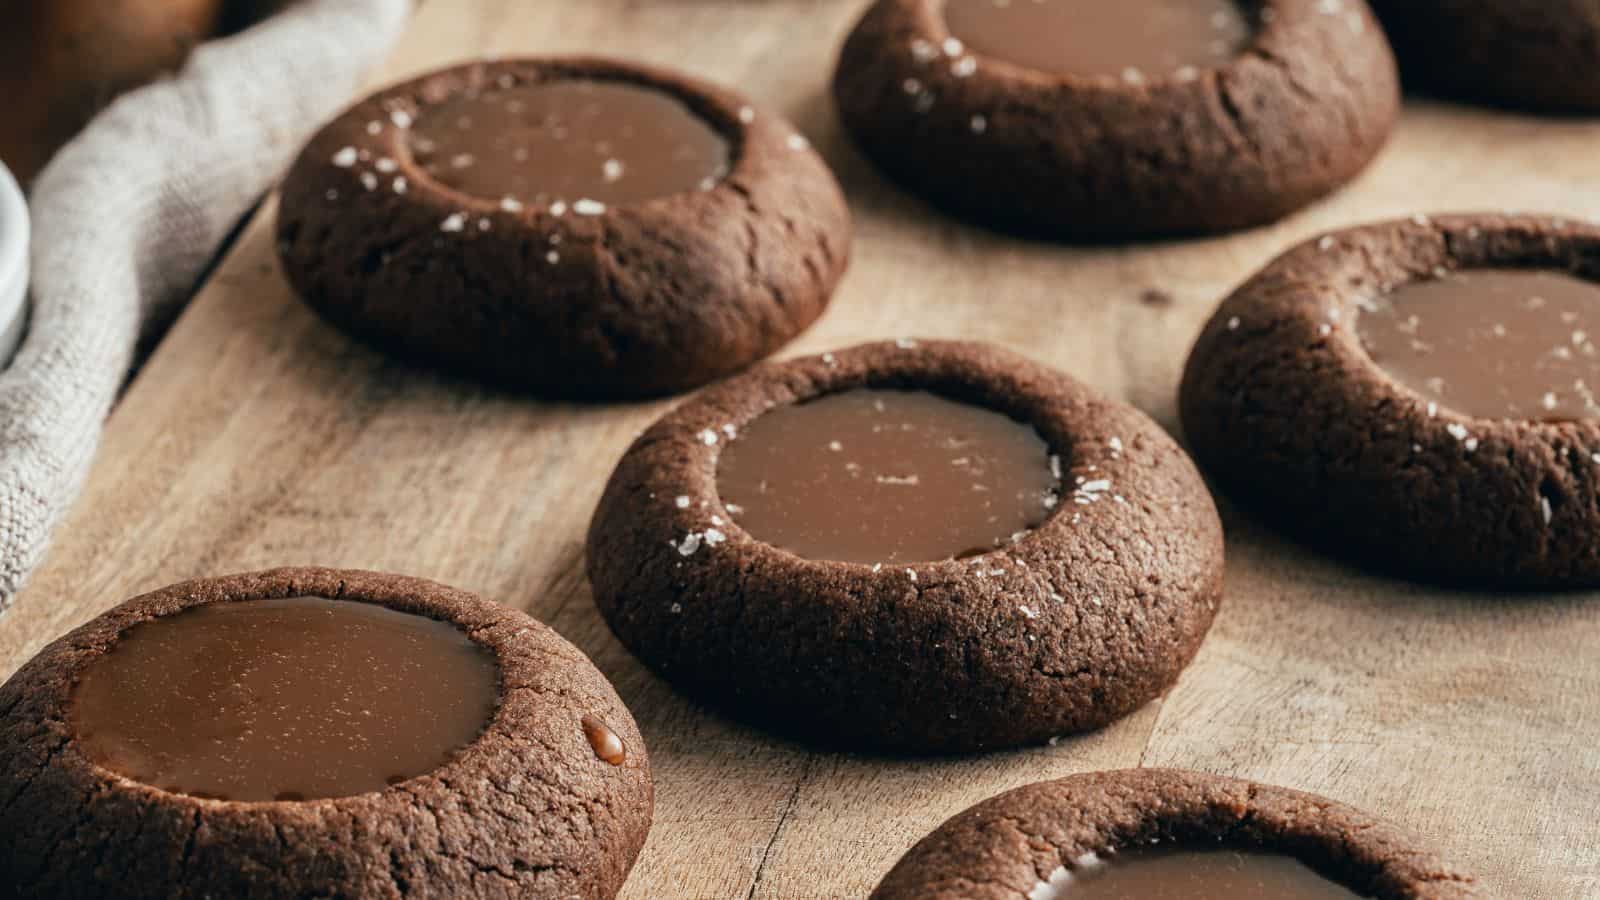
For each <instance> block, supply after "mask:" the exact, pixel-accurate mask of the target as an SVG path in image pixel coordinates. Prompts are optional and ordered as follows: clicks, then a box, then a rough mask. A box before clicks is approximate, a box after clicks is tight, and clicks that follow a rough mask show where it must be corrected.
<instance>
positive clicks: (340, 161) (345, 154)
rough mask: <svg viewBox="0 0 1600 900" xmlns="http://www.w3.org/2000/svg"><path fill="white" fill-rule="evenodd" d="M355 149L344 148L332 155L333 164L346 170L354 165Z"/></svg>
mask: <svg viewBox="0 0 1600 900" xmlns="http://www.w3.org/2000/svg"><path fill="white" fill-rule="evenodd" d="M357 156H358V154H357V153H356V148H354V147H346V148H344V149H343V150H340V151H339V152H338V153H335V154H334V155H333V164H334V165H336V166H338V167H339V168H341V169H348V168H350V167H351V166H353V165H355V164H356V158H357Z"/></svg>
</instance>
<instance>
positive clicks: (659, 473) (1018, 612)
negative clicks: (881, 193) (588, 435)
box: [587, 340, 1223, 753]
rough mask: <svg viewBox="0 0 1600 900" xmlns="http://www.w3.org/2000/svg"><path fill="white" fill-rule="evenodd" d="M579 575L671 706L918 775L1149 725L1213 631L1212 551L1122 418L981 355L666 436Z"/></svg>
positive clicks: (912, 359)
mask: <svg viewBox="0 0 1600 900" xmlns="http://www.w3.org/2000/svg"><path fill="white" fill-rule="evenodd" d="M763 467H770V476H769V477H764V476H763V471H764V468H763ZM806 554H812V556H807V555H806ZM587 562H588V570H589V578H590V582H591V583H592V585H593V588H594V596H595V602H596V604H597V605H598V606H599V608H600V611H601V613H602V614H603V615H604V616H605V617H606V620H607V621H608V623H609V624H610V625H611V628H612V630H613V631H614V632H615V633H616V634H617V636H618V637H619V638H620V639H621V640H622V642H623V643H624V644H625V645H627V647H628V648H629V649H630V650H631V651H632V652H633V653H635V654H636V655H637V656H639V657H640V659H642V660H643V661H644V662H645V663H646V664H648V665H650V666H651V667H652V668H654V669H655V670H656V671H657V672H659V673H660V674H661V675H662V676H663V677H665V678H666V679H668V680H669V681H671V682H672V683H673V684H674V685H676V686H677V687H679V688H681V689H682V690H684V691H686V692H688V693H691V694H694V695H696V696H698V697H701V698H704V699H707V700H709V701H711V702H714V703H716V704H719V705H721V706H723V707H726V708H728V709H731V710H733V711H734V712H736V713H737V714H739V715H741V716H743V717H746V718H748V719H752V720H754V721H757V722H759V723H760V724H763V725H766V726H768V727H771V728H774V729H776V730H779V731H782V732H784V733H786V734H792V735H795V736H797V737H799V738H800V739H803V740H806V741H809V742H812V743H820V744H831V745H841V746H848V747H853V748H867V749H877V750H887V751H894V752H912V753H923V752H960V751H969V750H978V749H987V748H999V747H1006V746H1015V745H1021V744H1028V743H1043V742H1045V741H1046V740H1048V739H1049V738H1051V737H1054V736H1056V735H1060V734H1065V733H1071V732H1078V731H1083V730H1087V729H1092V728H1097V727H1100V726H1103V725H1105V724H1107V723H1109V722H1111V721H1113V720H1115V719H1117V718H1119V717H1121V716H1123V715H1126V714H1127V713H1129V712H1131V711H1132V710H1134V709H1136V708H1138V707H1139V706H1141V705H1143V704H1144V703H1146V702H1147V701H1149V700H1150V699H1151V698H1153V697H1154V696H1156V695H1157V694H1159V693H1160V692H1161V691H1163V690H1165V689H1166V688H1167V687H1168V686H1170V685H1171V684H1172V682H1173V681H1174V680H1175V679H1176V678H1177V677H1178V674H1179V672H1181V671H1182V669H1183V668H1184V666H1185V665H1187V663H1188V662H1189V660H1190V659H1191V658H1192V657H1193V655H1194V653H1195V652H1196V650H1197V649H1198V647H1199V645H1200V641H1201V640H1202V638H1203V637H1204V635H1205V633H1206V631H1207V629H1208V628H1209V626H1210V624H1211V621H1212V618H1213V617H1214V615H1215V613H1216V609H1217V605H1218V603H1219V602H1220V599H1221V590H1222V562H1223V550H1222V534H1221V527H1220V525H1219V523H1218V521H1217V514H1216V509H1215V507H1214V506H1213V505H1212V502H1211V498H1210V495H1209V494H1207V493H1206V490H1205V487H1204V485H1203V484H1202V482H1201V481H1200V478H1199V476H1198V474H1197V473H1196V472H1195V470H1194V467H1193V465H1192V464H1191V463H1190V462H1189V460H1188V458H1187V457H1186V456H1185V455H1184V453H1183V451H1182V450H1180V449H1179V448H1178V447H1177V445H1176V444H1175V443H1173V442H1172V440H1171V439H1170V438H1169V437H1167V435H1166V434H1165V433H1164V432H1162V431H1161V430H1160V428H1159V427H1157V426H1156V425H1155V424H1154V423H1153V422H1151V421H1150V420H1149V419H1148V418H1146V417H1145V416H1144V415H1143V414H1141V413H1139V412H1138V411H1136V410H1134V409H1133V408H1131V407H1129V406H1126V405H1124V404H1119V403H1114V402H1111V401H1109V400H1106V399H1104V398H1101V397H1100V396H1098V395H1096V394H1095V393H1094V392H1092V391H1090V390H1089V389H1088V388H1086V387H1084V386H1083V385H1081V384H1079V383H1078V382H1076V381H1074V380H1072V379H1071V378H1069V377H1067V376H1065V375H1063V374H1061V373H1059V372H1056V371H1054V370H1051V369H1048V368H1045V367H1043V366H1040V365H1038V364H1035V363H1032V362H1030V361H1028V360H1026V359H1024V358H1023V357H1020V356H1017V355H1015V354H1012V353H1010V352H1007V351H1004V350H1001V349H999V348H995V347H991V346H987V345H983V344H974V343H953V342H939V341H910V340H904V341H896V342H887V343H881V344H867V345H863V346H860V347H855V348H852V349H849V350H841V351H837V352H833V353H825V354H822V355H820V356H815V357H808V358H804V359H799V360H793V361H790V362H785V363H782V364H770V365H766V366H763V367H761V368H758V369H756V370H753V371H752V372H750V373H747V374H746V375H743V376H740V377H738V378H735V379H731V380H729V381H727V382H724V383H722V384H719V385H716V386H714V387H712V388H709V389H707V390H706V391H704V392H703V393H701V394H700V395H698V396H697V397H695V398H694V399H693V400H691V401H689V402H687V403H685V404H683V405H682V406H680V407H678V408H677V409H676V410H674V411H673V412H671V413H669V414H668V415H667V416H666V417H665V418H663V419H661V420H660V421H658V422H657V423H656V424H655V425H654V426H652V427H651V428H650V429H649V430H647V431H646V432H645V433H644V434H643V435H642V436H640V438H639V439H638V440H637V441H636V442H635V443H634V444H633V446H632V447H631V448H630V449H629V451H628V452H627V453H626V454H625V455H624V457H623V458H622V460H621V462H620V463H619V464H618V466H617V469H616V471H615V472H614V473H613V474H612V477H611V480H610V482H609V483H608V484H607V486H606V490H605V493H604V495H603V497H602V498H601V500H600V503H599V507H598V508H597V510H596V512H595V516H594V519H593V522H592V523H591V525H590V529H589V537H588V553H587Z"/></svg>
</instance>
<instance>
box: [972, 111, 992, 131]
mask: <svg viewBox="0 0 1600 900" xmlns="http://www.w3.org/2000/svg"><path fill="white" fill-rule="evenodd" d="M968 125H970V126H971V128H972V133H973V134H983V133H984V132H985V131H988V130H989V118H988V117H987V116H985V115H983V114H981V113H980V114H978V115H975V116H973V117H972V120H971V121H970V122H969V123H968Z"/></svg>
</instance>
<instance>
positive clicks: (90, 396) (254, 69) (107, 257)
mask: <svg viewBox="0 0 1600 900" xmlns="http://www.w3.org/2000/svg"><path fill="white" fill-rule="evenodd" d="M410 11H411V2H410V0H303V2H300V3H297V4H294V5H293V6H291V7H289V8H288V9H287V10H285V11H284V12H282V13H280V14H278V15H277V16H274V17H273V18H272V19H270V20H268V21H267V22H264V23H262V24H261V25H258V26H256V27H254V28H252V29H250V30H248V31H245V32H243V33H241V34H239V35H236V36H233V37H230V38H227V39H224V40H219V41H215V42H213V43H210V44H207V45H205V46H203V47H201V48H199V49H198V50H197V51H195V53H194V55H193V56H192V57H191V58H190V60H189V62H188V64H187V65H186V66H185V67H184V68H183V70H182V71H181V72H180V73H178V74H177V76H175V77H173V78H171V79H168V80H164V81H161V82H158V83H156V84H153V85H150V86H148V87H145V88H142V89H140V90H137V91H134V92H132V93H130V94H128V95H127V96H124V97H123V98H121V99H120V100H118V101H117V102H115V103H114V104H112V105H111V106H110V107H109V108H108V109H107V110H106V111H105V112H103V113H102V114H101V115H100V116H99V117H97V118H96V119H95V120H94V121H93V122H92V123H91V124H90V125H89V127H88V128H87V129H85V131H84V132H83V134H81V135H80V136H79V137H78V138H76V139H75V140H74V141H73V142H72V143H70V144H68V145H67V146H66V147H65V148H63V149H62V150H61V152H60V153H59V154H58V155H57V156H56V158H55V159H54V161H52V162H51V164H50V165H49V166H48V167H47V168H46V169H45V170H44V172H42V173H41V174H40V176H39V179H38V181H37V182H35V184H34V188H33V194H32V197H31V199H30V206H31V209H32V216H33V229H34V230H33V246H32V263H33V273H34V274H33V283H32V298H31V299H32V304H33V309H32V318H31V321H30V323H29V326H28V333H27V336H26V337H25V338H24V340H23V343H22V346H21V349H20V350H19V351H18V354H17V357H16V359H15V361H14V362H13V363H12V365H11V367H10V369H9V370H7V371H6V372H5V373H4V374H3V375H0V611H3V610H4V609H5V608H6V607H7V606H8V605H9V604H10V601H11V599H12V597H13V596H14V595H15V593H16V591H17V590H18V588H19V587H20V586H21V584H22V582H23V580H24V579H25V578H26V577H27V575H28V573H29V571H31V570H32V569H33V567H34V566H35V565H36V564H37V563H38V562H39V560H40V558H41V556H42V555H43V553H44V549H45V546H46V543H47V541H48V539H49V535H50V531H51V528H52V527H54V526H55V524H56V522H57V521H58V520H59V519H60V518H61V516H62V514H63V513H64V512H65V511H66V509H67V508H68V506H69V505H70V504H71V502H72V500H73V499H74V498H75V497H76V496H77V493H78V490H79V487H80V486H81V484H82V482H83V479H84V476H85V475H86V473H87V471H88V467H89V463H90V460H91V459H92V458H93V456H94V451H95V446H96V444H97V442H98V440H99V436H100V428H101V423H102V422H103V421H104V419H105V416H106V414H107V412H108V411H109V409H110V407H111V403H112V401H113V399H114V398H115V396H116V393H117V390H118V388H119V387H120V386H121V384H122V381H123V379H124V377H125V376H126V374H127V370H128V366H129V364H130V361H131V360H132V357H133V352H134V347H135V345H136V343H137V342H138V340H139V335H140V330H141V328H143V327H144V326H145V325H146V323H150V322H156V321H161V320H162V319H163V317H165V316H169V315H170V314H171V312H172V310H173V309H174V308H175V306H176V305H178V304H181V303H182V302H183V301H184V300H186V299H187V297H188V294H189V291H190V290H191V289H192V287H193V285H194V283H195V280H196V278H197V277H198V276H199V274H200V271H201V269H202V267H203V266H204V265H205V264H206V262H207V260H209V259H210V258H211V257H212V255H213V253H214V252H215V250H216V248H217V246H218V244H219V243H220V242H221V241H222V240H223V239H224V238H225V237H226V236H227V234H228V232H229V230H230V229H231V228H232V227H233V225H234V224H235V223H236V222H237V221H238V220H239V218H240V216H242V215H243V214H244V213H245V212H247V211H248V210H249V208H250V207H251V205H252V204H254V203H255V202H256V200H257V199H258V198H259V197H260V196H261V195H262V193H263V192H265V191H266V189H267V188H268V186H269V185H270V184H271V183H272V181H273V180H274V179H276V178H277V176H278V174H279V173H280V172H281V171H282V169H283V168H284V167H285V166H286V165H287V163H288V162H289V160H290V159H291V157H292V155H293V153H294V152H295V151H296V150H297V149H298V147H299V145H300V143H301V142H302V141H303V140H304V139H305V138H306V136H307V135H308V134H309V132H310V131H311V129H313V128H315V127H316V126H317V125H319V124H320V123H321V122H322V121H323V120H324V119H326V118H328V117H329V116H331V115H332V114H333V113H334V112H335V111H337V109H339V108H340V107H341V106H343V105H344V104H345V103H346V102H347V101H348V99H349V97H350V94H351V93H352V92H353V91H354V90H355V89H356V88H357V87H358V86H359V85H360V83H361V80H362V78H363V77H364V76H365V75H366V74H367V73H368V71H369V70H370V69H371V68H372V67H373V66H374V65H375V64H376V63H377V62H379V61H380V60H381V59H382V58H383V56H384V54H385V52H386V51H387V50H388V49H389V47H390V46H391V45H392V44H393V43H394V41H395V39H396V38H398V36H399V34H400V32H401V30H402V28H403V27H404V25H405V22H406V19H407V17H408V15H409V13H410Z"/></svg>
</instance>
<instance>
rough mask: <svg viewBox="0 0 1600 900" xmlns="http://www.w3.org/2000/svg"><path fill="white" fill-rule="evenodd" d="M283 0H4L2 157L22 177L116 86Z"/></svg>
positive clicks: (136, 80)
mask: <svg viewBox="0 0 1600 900" xmlns="http://www.w3.org/2000/svg"><path fill="white" fill-rule="evenodd" d="M287 3H288V0H8V2H7V3H6V4H5V6H6V18H7V19H8V24H7V27H6V28H5V29H4V30H0V96H5V97H6V98H7V99H8V103H9V105H10V109H9V110H8V111H7V114H6V115H5V116H4V117H0V160H4V161H5V163H6V165H7V166H8V167H10V169H11V170H12V172H14V173H15V174H16V176H17V179H18V180H19V181H21V182H22V183H23V185H25V186H26V185H27V184H28V183H30V182H31V181H32V180H33V177H34V176H35V175H36V174H38V172H39V170H40V169H42V168H43V167H44V165H45V163H47V162H49V160H50V157H51V155H52V154H54V153H55V151H56V150H57V149H59V148H60V147H61V145H62V144H65V143H66V142H67V141H68V140H70V139H71V138H72V136H73V135H75V134H77V133H78V131H79V130H80V129H81V128H82V127H83V126H84V125H85V124H87V123H88V121H89V119H90V118H92V117H93V116H94V114H95V113H96V112H98V111H99V110H100V109H101V108H103V107H104V106H105V105H106V104H108V103H110V102H111V100H113V99H115V98H116V96H117V95H118V94H121V93H122V92H124V91H126V90H129V89H131V88H134V87H138V86H139V85H141V84H144V83H146V82H148V81H150V80H152V79H154V78H157V77H160V76H161V75H164V74H167V73H170V72H173V71H175V70H177V69H178V67H180V66H181V65H183V62H184V60H185V59H187V58H188V56H189V52H190V50H192V49H193V48H194V47H195V46H196V45H197V44H199V43H200V42H201V41H204V40H205V39H207V38H209V37H212V36H214V35H217V34H222V33H226V32H229V31H235V30H238V29H240V28H244V27H246V26H248V25H249V24H251V23H252V22H254V21H256V20H257V19H259V18H261V17H263V16H265V15H267V14H269V13H271V12H273V11H275V10H276V9H277V8H279V7H282V6H285V5H287Z"/></svg>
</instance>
